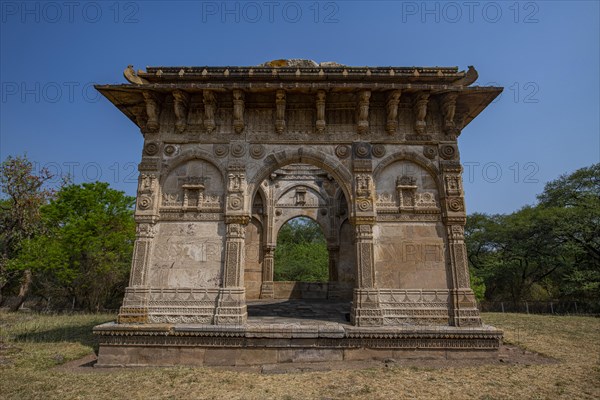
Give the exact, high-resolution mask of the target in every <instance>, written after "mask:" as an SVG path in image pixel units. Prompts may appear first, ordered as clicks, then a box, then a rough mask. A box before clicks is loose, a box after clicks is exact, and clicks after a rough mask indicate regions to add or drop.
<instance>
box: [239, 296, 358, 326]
mask: <svg viewBox="0 0 600 400" xmlns="http://www.w3.org/2000/svg"><path fill="white" fill-rule="evenodd" d="M247 308H248V318H249V319H250V320H264V321H268V322H278V321H282V322H283V320H293V319H299V320H315V321H327V322H337V323H348V322H349V321H350V302H332V301H330V300H321V299H315V300H312V299H283V300H252V301H248V302H247Z"/></svg>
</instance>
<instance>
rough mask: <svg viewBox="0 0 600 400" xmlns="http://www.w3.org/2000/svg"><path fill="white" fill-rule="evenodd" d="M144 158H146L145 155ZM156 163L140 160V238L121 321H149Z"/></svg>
mask: <svg viewBox="0 0 600 400" xmlns="http://www.w3.org/2000/svg"><path fill="white" fill-rule="evenodd" d="M148 153H150V154H152V155H153V154H154V148H153V147H152V146H149V144H147V145H146V146H145V154H148ZM142 160H144V158H142ZM155 167H156V164H154V163H150V162H147V164H146V165H145V164H144V163H143V162H142V164H140V175H139V177H138V193H137V205H136V211H135V221H136V240H135V243H134V247H133V258H132V260H131V274H130V276H129V286H128V287H127V289H126V290H125V297H124V299H123V306H122V307H121V308H120V309H119V316H118V318H117V321H118V322H119V323H144V322H148V294H149V291H148V287H147V275H148V268H149V260H150V259H151V256H152V254H151V253H152V249H153V246H152V245H153V240H154V237H155V236H156V233H157V231H158V226H157V225H156V222H157V221H158V211H157V210H158V204H157V203H158V198H159V193H158V178H157V175H156V171H155V169H154V168H155Z"/></svg>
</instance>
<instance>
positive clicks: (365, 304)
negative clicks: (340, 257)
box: [350, 159, 383, 326]
mask: <svg viewBox="0 0 600 400" xmlns="http://www.w3.org/2000/svg"><path fill="white" fill-rule="evenodd" d="M352 169H353V172H354V184H353V187H352V189H353V197H354V201H353V209H352V214H351V216H350V223H352V225H354V248H355V251H356V286H357V287H356V289H354V300H353V302H352V310H351V313H350V319H351V321H352V323H353V324H355V325H357V326H381V325H383V315H382V311H381V308H380V306H379V292H378V290H377V289H376V288H375V250H374V247H373V244H374V242H373V226H374V225H375V223H376V222H375V221H376V216H377V212H376V210H375V185H374V183H373V165H372V162H371V160H362V159H355V160H353V166H352Z"/></svg>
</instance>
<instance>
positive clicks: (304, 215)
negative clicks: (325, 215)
mask: <svg viewBox="0 0 600 400" xmlns="http://www.w3.org/2000/svg"><path fill="white" fill-rule="evenodd" d="M296 218H309V219H311V220H313V221H314V222H316V223H317V224H318V225H319V227H320V228H321V232H323V236H325V239H326V240H328V239H329V238H328V235H329V231H330V230H329V229H328V228H329V227H328V226H327V225H325V224H324V222H323V221H322V220H319V219H316V218H313V217H312V216H310V215H308V214H307V213H301V212H298V213H295V214H293V215H290V216H289V217H288V218H286V219H285V220H283V221H282V222H281V223H279V224H276V225H275V226H273V238H274V239H275V243H277V239H278V238H279V231H280V230H281V228H283V226H284V225H285V224H287V223H288V222H290V221H291V220H293V219H296Z"/></svg>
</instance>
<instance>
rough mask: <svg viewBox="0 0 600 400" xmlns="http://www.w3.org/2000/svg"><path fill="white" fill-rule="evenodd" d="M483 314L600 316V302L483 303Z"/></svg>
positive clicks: (480, 308) (480, 305)
mask: <svg viewBox="0 0 600 400" xmlns="http://www.w3.org/2000/svg"><path fill="white" fill-rule="evenodd" d="M479 310H481V311H482V312H502V313H525V314H564V315H569V314H600V302H586V301H574V300H569V301H567V300H557V301H518V302H512V301H511V302H506V301H504V302H502V301H482V302H480V303H479Z"/></svg>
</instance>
